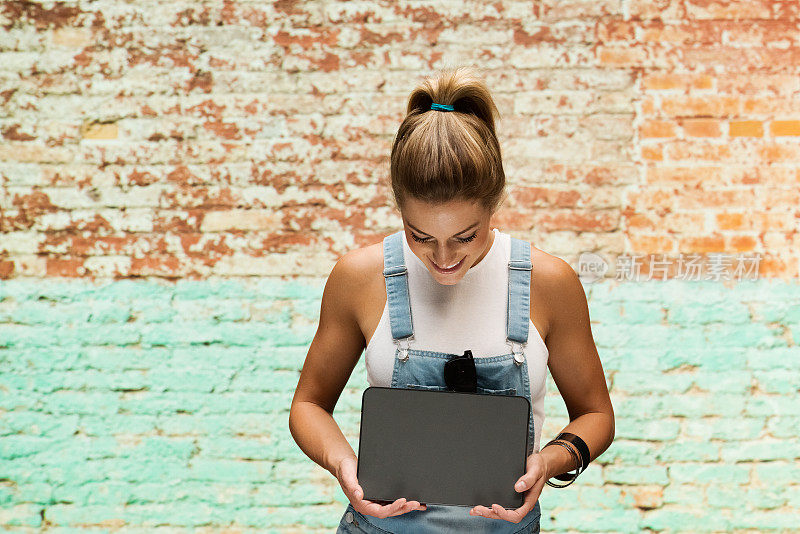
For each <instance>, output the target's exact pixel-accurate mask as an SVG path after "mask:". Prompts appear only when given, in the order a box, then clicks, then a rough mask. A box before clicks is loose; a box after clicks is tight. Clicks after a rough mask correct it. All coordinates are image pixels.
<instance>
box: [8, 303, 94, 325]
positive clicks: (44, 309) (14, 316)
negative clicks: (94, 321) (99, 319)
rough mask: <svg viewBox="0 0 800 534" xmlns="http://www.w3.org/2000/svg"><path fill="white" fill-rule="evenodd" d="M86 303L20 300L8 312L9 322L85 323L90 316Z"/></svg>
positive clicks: (41, 323)
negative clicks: (9, 312) (10, 311)
mask: <svg viewBox="0 0 800 534" xmlns="http://www.w3.org/2000/svg"><path fill="white" fill-rule="evenodd" d="M91 313H92V308H91V306H90V305H89V304H88V303H82V302H81V303H53V302H52V301H36V300H29V301H23V302H20V303H19V304H18V305H17V307H16V309H15V310H13V312H12V313H11V314H10V315H11V317H10V319H11V322H12V323H17V324H27V325H43V324H44V325H52V326H58V325H61V324H69V323H85V322H87V321H88V320H89V317H90V316H91Z"/></svg>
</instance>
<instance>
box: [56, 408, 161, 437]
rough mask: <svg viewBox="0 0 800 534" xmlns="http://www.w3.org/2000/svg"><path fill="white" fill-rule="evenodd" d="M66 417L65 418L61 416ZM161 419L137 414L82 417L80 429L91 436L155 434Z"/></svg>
mask: <svg viewBox="0 0 800 534" xmlns="http://www.w3.org/2000/svg"><path fill="white" fill-rule="evenodd" d="M59 417H64V416H61V415H60V416H59ZM159 424H160V423H159V418H157V417H155V416H151V415H138V414H135V413H114V414H107V415H81V416H80V423H79V425H78V427H79V428H80V429H81V430H82V432H84V433H86V434H88V435H90V436H102V435H109V434H119V433H120V432H124V433H126V434H146V433H149V432H155V429H156V428H157V427H158V425H159Z"/></svg>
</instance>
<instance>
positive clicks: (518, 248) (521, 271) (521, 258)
mask: <svg viewBox="0 0 800 534" xmlns="http://www.w3.org/2000/svg"><path fill="white" fill-rule="evenodd" d="M532 268H533V266H532V265H531V244H530V243H529V242H528V241H525V240H523V239H517V238H515V237H513V236H512V237H511V261H509V262H508V305H507V307H506V309H507V315H506V330H507V336H508V340H509V341H516V342H517V343H520V344H522V345H524V344H525V343H527V342H528V321H529V320H530V309H531V295H530V293H531V269H532Z"/></svg>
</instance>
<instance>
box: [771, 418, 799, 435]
mask: <svg viewBox="0 0 800 534" xmlns="http://www.w3.org/2000/svg"><path fill="white" fill-rule="evenodd" d="M798 428H800V417H784V416H780V415H779V416H775V417H770V418H769V421H768V422H767V433H768V434H769V435H770V436H772V437H775V438H796V437H797V429H798Z"/></svg>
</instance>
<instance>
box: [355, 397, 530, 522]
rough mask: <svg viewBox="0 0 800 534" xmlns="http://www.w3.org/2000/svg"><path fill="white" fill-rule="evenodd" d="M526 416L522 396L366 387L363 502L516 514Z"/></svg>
mask: <svg viewBox="0 0 800 534" xmlns="http://www.w3.org/2000/svg"><path fill="white" fill-rule="evenodd" d="M530 410H531V405H530V401H529V400H528V399H527V398H526V397H523V396H520V395H489V394H480V393H463V392H453V391H437V390H416V389H403V388H388V387H375V386H371V387H368V388H367V389H366V390H364V394H363V396H362V404H361V433H360V437H359V443H358V474H357V476H358V482H359V484H360V485H361V487H362V488H363V489H364V498H365V499H368V500H384V501H394V500H396V499H399V498H400V497H405V498H406V499H407V500H409V501H411V500H415V501H419V502H422V503H426V504H445V505H461V506H474V505H477V504H481V505H484V506H489V507H490V506H491V505H492V504H493V503H497V504H499V505H501V506H503V507H504V508H507V509H514V508H519V507H520V506H522V502H523V499H524V494H523V493H518V492H517V491H516V490H514V484H516V482H517V480H518V479H519V478H520V477H521V476H522V475H524V474H525V464H526V459H527V458H526V451H527V446H528V418H529V417H530Z"/></svg>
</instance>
